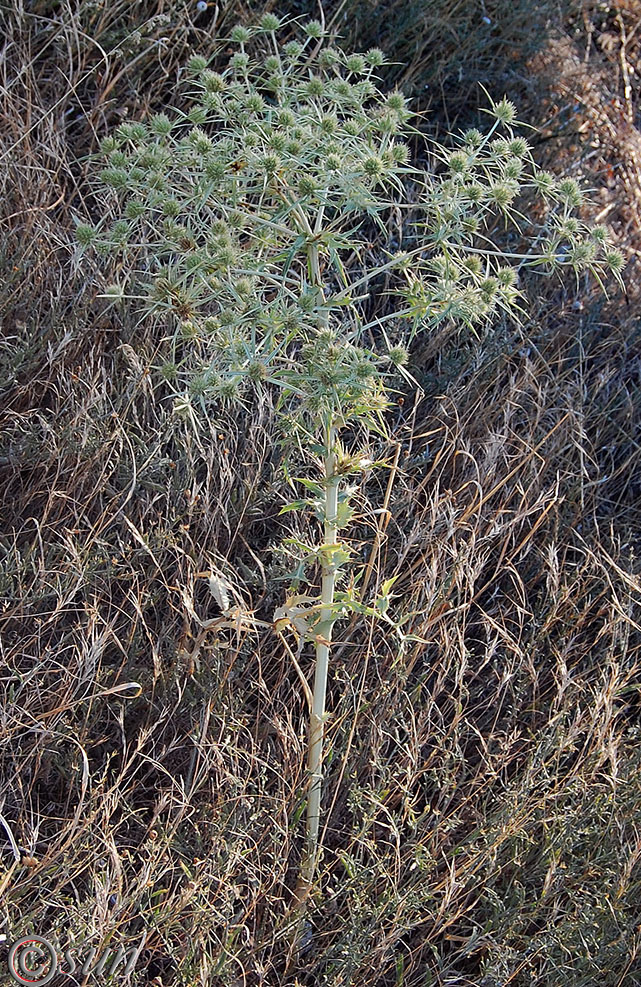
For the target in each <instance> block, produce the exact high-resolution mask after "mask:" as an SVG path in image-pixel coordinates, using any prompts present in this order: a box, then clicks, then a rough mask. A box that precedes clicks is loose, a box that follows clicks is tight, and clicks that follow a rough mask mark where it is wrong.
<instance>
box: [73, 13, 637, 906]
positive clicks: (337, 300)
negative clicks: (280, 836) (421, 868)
mask: <svg viewBox="0 0 641 987" xmlns="http://www.w3.org/2000/svg"><path fill="white" fill-rule="evenodd" d="M282 28H283V25H282V24H281V22H280V21H279V18H278V17H276V16H275V15H274V14H266V15H265V16H264V17H263V18H262V20H261V21H260V23H259V24H258V25H256V26H254V27H246V26H242V25H239V26H238V27H236V28H234V30H233V31H232V32H231V34H230V37H229V38H228V39H227V40H226V42H225V51H226V52H227V53H228V56H227V63H226V67H225V68H224V70H223V71H213V70H212V69H211V68H210V66H209V64H208V62H207V60H206V59H205V58H202V57H200V56H199V55H194V56H193V57H192V58H191V60H190V62H189V65H188V76H189V81H188V85H187V88H188V93H187V95H186V98H187V99H188V100H189V101H190V108H189V110H188V112H183V111H181V110H174V111H172V113H171V115H169V114H166V113H157V114H155V115H154V116H151V117H150V118H149V119H147V120H146V121H145V122H129V123H122V124H121V125H120V126H118V127H117V128H116V130H115V132H114V133H113V134H112V135H110V136H108V137H106V138H105V139H104V140H103V142H102V147H101V152H102V155H103V156H104V159H105V167H104V170H102V172H101V173H100V179H101V181H102V183H104V185H105V186H107V188H108V189H109V190H113V193H114V194H113V202H114V206H115V209H114V211H115V214H116V218H115V219H114V216H113V214H112V215H105V217H104V218H103V219H102V220H101V222H100V223H99V224H98V226H97V227H96V228H94V227H90V226H88V225H86V224H84V223H82V224H79V225H78V229H77V236H78V239H79V241H80V243H81V244H82V245H83V246H85V247H88V246H90V245H91V246H93V247H94V248H95V249H96V251H98V253H99V254H103V253H107V252H109V251H114V250H115V251H117V252H119V254H120V256H121V257H123V258H124V259H125V262H126V263H125V265H124V266H123V268H122V269H123V270H124V271H125V272H126V275H125V276H126V280H125V281H124V282H123V283H122V284H120V285H116V286H113V287H112V288H111V289H109V292H108V293H110V294H112V295H114V296H130V297H134V298H139V299H140V298H142V299H143V304H142V307H144V308H145V309H146V310H147V312H148V313H149V314H150V316H152V317H163V318H167V317H169V319H170V321H173V323H174V327H175V329H176V339H175V343H174V345H173V353H174V359H173V360H172V361H171V362H168V363H166V364H165V365H164V366H163V367H162V368H161V369H162V374H163V375H164V378H165V380H166V381H168V382H169V384H170V386H172V387H173V389H174V392H175V406H174V407H175V411H176V413H178V414H184V415H194V414H204V415H207V414H209V413H211V411H212V409H215V408H216V406H218V405H220V404H227V405H229V404H233V403H235V402H239V403H243V404H248V403H250V402H251V401H252V400H254V398H255V397H256V396H257V395H259V394H260V392H261V391H263V390H265V389H269V390H270V391H272V393H274V394H275V395H277V400H276V407H277V412H278V414H279V416H280V418H281V421H282V423H283V424H284V426H285V428H286V431H287V432H288V433H289V434H291V435H295V436H296V437H297V440H298V444H299V446H300V447H301V448H302V449H303V450H304V451H305V452H306V453H307V455H308V457H309V462H310V466H312V467H313V468H314V469H315V470H316V473H315V475H314V474H312V475H308V476H305V477H303V478H301V479H300V484H301V485H302V486H303V487H304V488H306V493H307V494H308V495H309V496H308V497H307V498H306V499H301V500H298V501H295V502H294V503H293V504H291V505H289V509H295V510H299V509H300V510H305V509H307V508H308V507H311V508H312V509H313V510H314V511H315V512H316V515H317V516H318V517H320V520H321V523H322V527H323V534H322V538H321V540H320V543H319V544H317V545H315V546H303V547H304V550H305V552H306V554H307V559H306V561H307V562H308V563H310V562H313V563H316V566H317V570H316V571H318V569H319V570H320V577H321V578H320V592H318V591H314V590H313V589H311V588H310V589H309V592H308V593H307V594H305V595H291V596H290V597H289V598H288V600H287V601H286V603H285V605H284V606H283V607H282V608H280V609H279V611H277V614H276V616H275V621H274V625H275V626H276V629H277V630H280V631H282V630H283V627H284V625H286V624H287V625H289V627H290V629H292V630H293V631H295V632H296V633H297V634H298V635H299V638H300V641H301V643H302V644H304V643H305V642H310V643H311V644H313V646H314V648H315V652H316V664H315V678H314V685H313V689H310V688H309V687H308V686H307V684H306V683H305V692H306V695H307V698H308V701H309V705H310V723H309V756H308V788H307V833H306V837H307V839H306V848H305V852H304V855H303V862H302V866H301V871H300V878H299V883H298V887H297V890H296V892H295V898H294V900H295V903H296V905H297V907H298V908H299V909H300V907H301V906H302V905H303V903H304V902H305V900H306V899H307V898H308V895H309V893H310V890H311V889H312V887H313V882H314V877H315V871H316V865H317V860H318V854H319V822H320V816H321V786H322V768H323V733H324V723H325V719H326V712H325V695H326V687H327V680H328V670H329V663H330V654H331V647H332V638H333V633H334V627H335V624H336V621H337V620H338V619H339V618H341V617H345V616H346V615H348V614H350V613H361V614H362V613H367V614H371V615H375V614H378V615H380V616H381V617H383V619H387V620H389V619H390V618H389V617H388V616H387V614H386V610H387V603H388V601H389V594H390V589H391V587H390V586H389V585H387V586H384V587H383V589H382V592H381V594H380V595H379V596H378V597H377V598H376V599H374V600H369V601H368V600H367V599H364V598H361V597H359V594H358V591H357V589H355V588H354V587H357V586H358V578H357V577H358V573H356V572H355V570H356V565H355V563H352V564H351V567H350V549H349V546H348V544H347V543H346V541H345V539H344V538H343V537H342V535H341V532H342V531H343V529H345V528H346V527H347V526H348V525H349V524H350V521H351V519H352V516H353V508H352V506H351V502H350V500H351V497H353V491H352V488H350V486H349V477H350V475H351V474H352V475H353V474H358V473H359V471H361V470H362V469H364V468H371V467H372V463H371V462H370V461H369V460H368V458H367V454H366V450H364V449H359V448H355V449H352V450H348V449H346V448H345V446H344V445H343V443H342V442H341V433H344V430H345V428H346V426H348V425H352V426H353V425H354V424H358V425H359V426H360V428H361V433H360V434H363V433H364V432H365V431H366V430H368V429H369V430H374V432H377V433H379V434H380V433H381V432H384V430H385V410H386V408H387V407H388V400H389V399H388V394H389V389H390V388H391V387H392V386H393V385H394V383H395V381H398V379H399V374H401V375H403V376H404V377H405V378H406V379H407V380H409V381H411V377H410V376H409V372H408V370H407V368H406V365H407V363H408V359H409V356H408V348H409V347H410V344H411V342H412V339H413V338H414V337H415V336H416V334H417V333H420V332H423V331H426V330H429V329H430V328H432V327H434V326H436V325H438V324H439V323H441V322H442V321H443V320H447V321H448V322H450V323H454V324H457V325H459V326H460V327H463V328H465V327H468V328H469V329H470V330H473V331H476V330H477V329H478V328H479V327H482V326H485V325H488V324H489V323H491V322H492V320H495V319H496V318H498V317H500V316H503V315H507V316H510V315H511V316H515V317H518V313H519V309H520V304H521V301H522V295H521V293H520V291H519V287H518V271H519V268H521V267H523V266H535V265H544V266H545V267H546V268H547V269H549V270H552V271H555V270H556V271H561V272H563V271H569V272H576V273H579V272H582V271H586V270H590V271H592V272H594V273H595V274H596V275H597V277H600V276H601V274H602V273H603V272H607V271H611V272H613V273H614V274H615V275H616V276H619V272H620V270H621V268H622V266H623V261H622V258H621V255H620V254H619V253H618V252H617V251H616V250H613V249H612V248H611V246H610V244H609V239H608V234H607V232H606V230H605V229H604V228H602V227H595V228H593V229H588V228H587V227H586V225H585V224H584V223H583V222H582V221H581V219H580V218H579V217H578V216H577V210H578V209H579V207H580V206H581V202H582V193H581V191H580V189H579V186H578V185H577V183H576V182H575V181H574V180H572V179H569V178H564V179H560V180H557V178H555V177H554V176H553V175H552V174H550V173H548V172H546V171H541V170H539V169H538V168H537V167H536V165H535V164H534V162H533V160H532V157H531V154H530V148H529V146H528V143H527V141H526V140H525V139H524V137H522V136H520V135H519V134H518V130H517V125H516V121H515V109H514V106H513V105H512V104H511V103H510V102H509V101H508V100H507V99H503V100H501V101H500V102H497V103H493V104H492V106H491V109H490V110H489V111H488V112H489V121H490V122H489V124H488V128H487V131H486V132H485V133H481V132H480V131H479V130H469V131H468V132H467V133H465V134H463V135H462V136H461V137H460V138H458V139H457V140H456V142H455V145H454V147H453V148H450V149H445V148H444V147H441V146H437V147H435V148H433V149H432V160H433V161H434V162H435V163H436V166H435V167H433V168H431V170H429V171H427V170H425V169H424V168H420V167H413V166H412V165H411V164H410V147H409V145H408V143H407V142H406V141H407V138H408V136H409V135H411V136H412V138H413V139H416V138H417V137H418V136H419V134H418V131H416V130H415V129H413V127H412V125H411V123H410V121H411V120H412V114H411V111H410V108H409V107H408V104H407V101H406V99H405V98H404V96H403V94H402V93H401V92H398V91H393V92H388V93H383V92H381V91H380V90H379V88H378V87H377V70H378V69H379V68H380V67H381V65H382V64H383V62H384V57H383V54H382V53H381V51H379V50H377V49H372V50H370V51H367V52H365V53H364V54H346V53H345V52H343V51H342V50H340V49H339V48H337V47H334V46H332V45H331V44H329V43H327V42H326V41H325V39H324V37H323V33H324V32H323V27H322V26H321V24H320V23H319V22H317V21H310V22H309V23H307V24H304V25H302V26H298V27H296V26H295V25H294V24H292V23H290V24H289V25H287V32H288V36H289V37H291V36H292V33H295V32H296V31H297V32H298V33H297V37H296V38H295V39H294V40H289V41H287V42H286V43H281V42H279V38H278V32H279V31H281V30H282ZM229 46H231V48H232V51H231V53H229ZM187 105H189V102H188V104H187ZM527 197H530V198H535V199H536V200H537V205H536V206H535V205H532V206H531V207H530V208H529V209H528V212H527V214H525V213H524V212H523V208H524V207H523V205H522V203H523V202H524V201H525V200H526V198H527ZM392 211H394V214H395V215H399V212H400V214H401V215H404V216H405V219H404V221H403V223H402V226H403V234H402V235H403V242H402V243H401V244H400V247H401V250H400V251H399V250H398V249H393V248H392V246H391V244H390V237H389V235H388V220H389V217H390V215H391V214H392ZM534 216H536V221H535V220H534V218H533V217H534ZM367 226H368V227H369V228H370V229H374V230H376V229H377V230H378V236H379V238H380V242H379V249H378V254H379V258H382V259H381V260H380V262H378V263H373V262H372V251H371V245H369V244H368V243H367V242H366V238H365V236H364V232H365V228H366V227H367ZM506 226H507V227H509V228H510V230H511V233H512V242H514V243H515V244H516V245H520V244H522V243H526V245H527V246H526V247H525V248H519V247H518V246H517V247H516V250H518V249H521V250H522V252H516V251H515V252H505V251H504V250H503V249H501V248H500V246H497V245H496V238H495V233H494V231H495V230H499V231H504V230H505V227H506ZM359 233H360V235H359ZM500 235H501V236H503V237H504V235H505V234H504V232H500ZM398 246H399V244H398V243H397V244H396V245H395V247H398ZM368 251H369V252H368ZM383 272H385V274H386V278H387V279H390V278H391V284H392V288H393V291H392V294H391V296H390V297H391V300H389V299H388V300H386V311H385V314H381V315H379V316H378V317H374V316H372V315H371V305H369V304H368V303H370V300H371V296H372V294H373V293H375V292H376V291H377V290H378V288H377V286H379V285H380V284H381V283H382V281H383V279H382V278H381V277H380V276H381V274H382V273H383ZM141 286H142V287H141ZM368 313H370V314H369V315H368ZM350 568H351V575H352V578H351V579H350V580H349V581H346V580H345V579H344V576H345V571H346V569H350ZM364 583H366V581H365V580H364ZM292 657H294V656H293V652H292ZM297 670H298V672H299V674H301V675H302V673H301V672H300V669H299V668H298V667H297Z"/></svg>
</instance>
